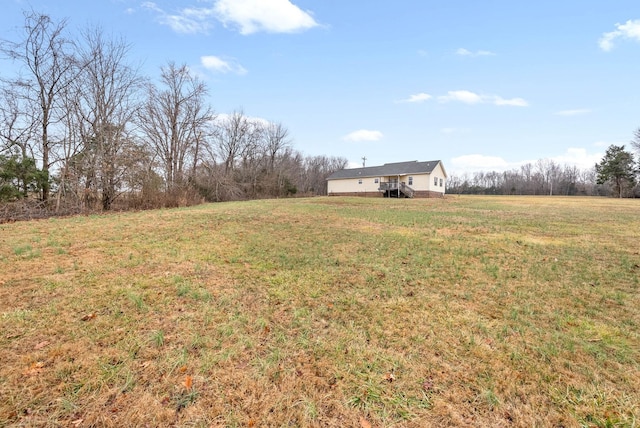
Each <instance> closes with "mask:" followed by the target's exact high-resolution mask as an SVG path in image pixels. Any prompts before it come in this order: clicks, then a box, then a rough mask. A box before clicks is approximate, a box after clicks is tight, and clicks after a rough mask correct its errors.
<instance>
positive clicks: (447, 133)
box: [440, 128, 456, 135]
mask: <svg viewBox="0 0 640 428" xmlns="http://www.w3.org/2000/svg"><path fill="white" fill-rule="evenodd" d="M440 132H442V133H443V134H445V135H450V134H453V133H454V132H456V129H455V128H442V129H440Z"/></svg>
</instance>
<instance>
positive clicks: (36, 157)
mask: <svg viewBox="0 0 640 428" xmlns="http://www.w3.org/2000/svg"><path fill="white" fill-rule="evenodd" d="M24 18H25V20H24V26H23V28H22V31H21V33H20V36H19V37H18V39H17V40H2V41H0V53H2V54H3V55H4V57H5V59H10V60H12V61H13V64H15V65H16V66H17V72H16V73H15V75H12V76H0V203H2V202H4V203H5V205H6V203H7V202H14V203H15V202H16V201H22V202H23V204H24V203H26V201H32V202H33V203H32V204H31V206H34V207H35V206H38V207H40V208H42V209H43V210H46V211H50V212H51V211H52V212H58V213H66V212H81V211H84V210H94V209H102V210H111V209H114V208H118V209H129V208H153V207H166V206H179V205H186V204H191V203H197V202H201V201H228V200H239V199H251V198H263V197H285V196H290V195H294V194H303V195H321V194H326V180H325V179H326V177H327V176H328V175H330V174H331V173H332V172H334V171H336V170H338V169H342V168H344V167H346V165H347V160H346V159H344V158H338V157H330V156H304V155H303V154H302V153H301V152H299V151H297V150H295V149H294V147H293V144H292V139H291V136H290V135H289V131H288V129H287V128H286V126H285V125H284V124H282V123H273V122H268V121H265V120H261V119H255V118H251V117H249V116H247V115H246V114H244V112H243V111H242V110H238V111H234V112H232V113H231V114H224V115H222V114H216V112H215V111H214V109H213V107H212V106H211V105H210V104H209V103H208V102H207V99H208V96H209V89H208V87H207V85H206V84H205V82H203V81H202V80H200V79H199V78H198V77H197V76H196V75H194V73H193V72H192V71H191V70H190V69H189V68H188V67H187V66H186V65H178V64H176V63H174V62H168V63H167V64H166V65H165V66H163V67H162V68H161V70H160V77H159V79H158V81H157V82H153V81H152V80H151V79H150V78H148V77H146V76H143V75H141V73H140V70H139V69H138V68H137V67H136V66H134V65H133V63H132V62H131V61H130V59H129V54H130V50H131V46H130V45H129V44H128V43H127V42H126V40H124V39H120V38H112V37H108V36H106V35H105V32H104V31H103V30H102V29H101V28H100V27H90V28H87V29H85V30H83V31H80V32H79V35H78V36H77V37H72V36H71V34H70V33H69V31H68V23H67V21H66V20H62V21H54V20H53V19H52V18H51V17H49V16H48V15H44V14H40V13H37V12H35V11H28V12H25V13H24ZM36 201H37V203H36Z"/></svg>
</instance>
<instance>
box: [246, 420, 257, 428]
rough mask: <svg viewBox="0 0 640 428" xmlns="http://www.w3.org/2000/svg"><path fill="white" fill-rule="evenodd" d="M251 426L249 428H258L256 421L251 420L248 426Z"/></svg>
mask: <svg viewBox="0 0 640 428" xmlns="http://www.w3.org/2000/svg"><path fill="white" fill-rule="evenodd" d="M247 425H248V426H249V428H251V427H254V426H256V421H254V420H253V419H249V423H248V424H247Z"/></svg>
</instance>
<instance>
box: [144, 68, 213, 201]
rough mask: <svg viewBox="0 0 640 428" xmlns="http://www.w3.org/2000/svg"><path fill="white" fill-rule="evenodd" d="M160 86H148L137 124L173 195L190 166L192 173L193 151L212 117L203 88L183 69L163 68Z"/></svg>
mask: <svg viewBox="0 0 640 428" xmlns="http://www.w3.org/2000/svg"><path fill="white" fill-rule="evenodd" d="M161 83H162V88H158V87H157V86H155V85H153V84H149V85H148V96H147V100H146V102H145V103H144V105H143V108H142V109H141V110H140V112H139V115H138V122H139V123H140V127H141V129H142V132H143V133H144V137H145V138H146V139H147V141H148V142H149V143H150V144H151V146H152V147H153V150H154V151H155V152H156V154H157V156H158V158H159V159H160V160H161V162H162V164H163V168H164V177H165V185H166V187H167V189H168V190H170V191H172V190H175V189H177V188H178V187H179V186H181V185H183V184H184V182H185V172H186V171H185V169H186V168H187V167H188V166H189V165H191V166H192V168H193V169H195V166H194V164H193V160H194V159H193V156H195V151H196V148H197V147H198V143H199V142H200V141H201V139H202V137H203V135H208V134H209V129H208V127H209V126H210V124H211V122H212V121H213V119H214V117H215V116H214V114H213V111H212V110H211V108H210V107H209V106H208V105H207V104H206V103H205V97H206V95H207V87H206V85H205V84H204V83H202V82H201V81H199V80H198V79H197V78H196V77H194V76H193V75H192V74H191V73H190V72H189V69H188V68H187V66H186V65H183V66H180V67H177V66H176V65H175V64H174V63H169V64H168V65H167V66H166V67H163V68H162V74H161ZM196 159H197V158H196ZM189 160H191V161H192V162H189Z"/></svg>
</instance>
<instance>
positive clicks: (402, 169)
mask: <svg viewBox="0 0 640 428" xmlns="http://www.w3.org/2000/svg"><path fill="white" fill-rule="evenodd" d="M439 163H440V161H439V160H435V161H427V162H418V161H409V162H396V163H385V164H384V165H381V166H367V167H365V168H353V169H341V170H340V171H336V172H334V173H333V174H331V175H330V176H329V177H328V178H327V180H340V179H345V178H359V177H384V176H388V175H407V174H431V172H432V171H433V169H434V168H435V167H436V165H438V164H439Z"/></svg>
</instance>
